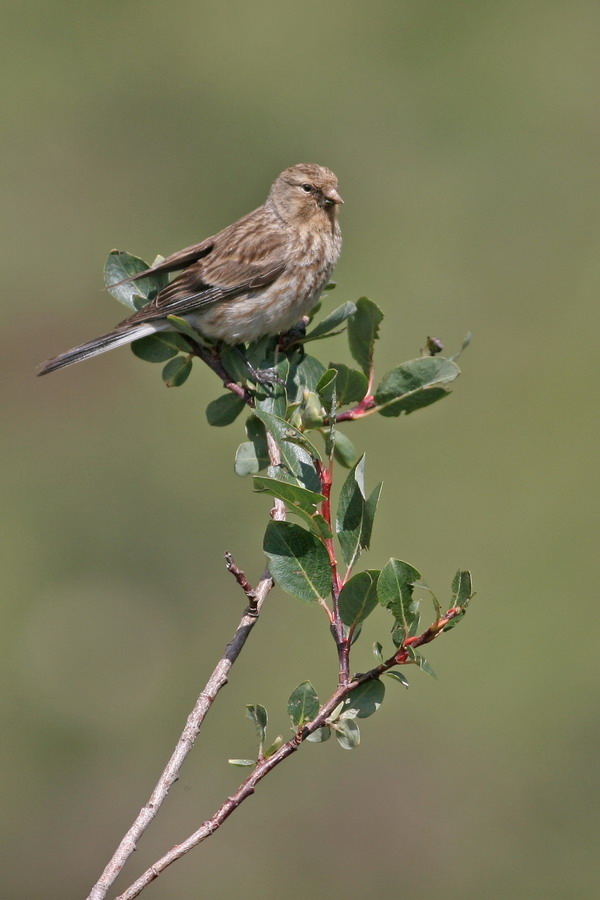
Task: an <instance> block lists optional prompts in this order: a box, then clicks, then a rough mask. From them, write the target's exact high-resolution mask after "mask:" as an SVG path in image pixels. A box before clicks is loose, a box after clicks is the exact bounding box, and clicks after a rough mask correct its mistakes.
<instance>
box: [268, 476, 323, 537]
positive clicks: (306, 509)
mask: <svg viewBox="0 0 600 900" xmlns="http://www.w3.org/2000/svg"><path fill="white" fill-rule="evenodd" d="M275 471H276V470H275ZM254 488H255V490H257V491H259V492H262V493H266V494H269V495H270V496H271V497H277V498H278V499H279V500H283V502H284V503H285V504H286V506H287V508H288V510H289V511H290V512H293V513H296V514H297V515H299V516H301V517H302V518H303V519H304V521H305V522H307V523H308V525H310V527H311V528H312V529H313V530H314V531H315V533H316V534H317V535H319V537H320V538H321V540H328V539H329V538H330V537H331V529H330V527H329V525H328V523H327V520H326V519H325V518H324V517H323V516H322V515H321V514H320V513H318V512H317V510H316V506H317V504H319V503H322V502H323V501H324V500H325V497H324V496H323V494H317V493H315V492H314V491H308V490H306V488H303V487H300V486H299V485H297V484H293V483H290V482H289V481H280V480H279V479H276V478H265V477H264V476H262V475H261V476H259V477H257V478H255V479H254Z"/></svg>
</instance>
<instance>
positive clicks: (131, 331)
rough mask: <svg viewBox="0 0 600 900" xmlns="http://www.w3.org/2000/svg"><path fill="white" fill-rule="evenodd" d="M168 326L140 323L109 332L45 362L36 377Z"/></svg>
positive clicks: (158, 323)
mask: <svg viewBox="0 0 600 900" xmlns="http://www.w3.org/2000/svg"><path fill="white" fill-rule="evenodd" d="M165 327H168V325H164V324H162V323H160V322H141V323H140V324H139V325H132V326H130V327H129V328H125V329H118V330H117V331H110V332H109V333H108V334H103V335H101V336H100V337H97V338H95V339H94V340H93V341H88V342H87V343H86V344H81V345H80V346H79V347H73V349H72V350H67V351H65V353H61V354H60V355H59V356H54V357H53V358H52V359H48V360H46V362H45V363H42V365H41V366H40V367H39V369H38V372H37V374H38V375H47V374H48V373H49V372H54V371H56V369H63V368H64V367H65V366H72V365H74V363H78V362H82V361H83V360H84V359H90V357H92V356H98V355H99V354H100V353H106V352H107V350H113V349H114V348H115V347H122V346H123V344H131V343H132V342H133V341H137V340H138V339H139V338H142V337H146V336H147V335H149V334H155V332H157V331H163V330H164V328H165Z"/></svg>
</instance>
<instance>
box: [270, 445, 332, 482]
mask: <svg viewBox="0 0 600 900" xmlns="http://www.w3.org/2000/svg"><path fill="white" fill-rule="evenodd" d="M279 453H280V456H281V464H280V465H279V466H270V467H269V475H270V476H271V477H272V478H277V479H278V480H279V481H289V482H290V483H296V484H299V485H300V487H305V488H306V489H307V490H309V491H314V493H316V494H318V493H319V492H320V491H321V479H320V478H319V476H318V475H317V470H316V469H315V466H314V463H313V461H312V459H311V457H310V456H309V454H308V453H307V452H306V450H304V449H303V448H302V447H298V446H297V445H296V444H286V443H284V444H282V445H281V446H280V447H279Z"/></svg>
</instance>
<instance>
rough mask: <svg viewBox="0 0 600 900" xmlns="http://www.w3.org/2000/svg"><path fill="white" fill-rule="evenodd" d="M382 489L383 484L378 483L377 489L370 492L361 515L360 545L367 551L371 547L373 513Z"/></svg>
mask: <svg viewBox="0 0 600 900" xmlns="http://www.w3.org/2000/svg"><path fill="white" fill-rule="evenodd" d="M382 487H383V482H382V481H380V482H379V484H378V485H377V487H376V488H375V489H374V490H373V491H372V492H371V494H370V495H369V499H368V500H367V502H366V503H365V508H364V513H363V527H362V532H361V536H360V544H361V547H363V548H364V549H365V550H368V549H369V547H370V546H371V534H372V533H373V522H374V520H375V512H376V510H377V505H378V503H379V498H380V497H381V489H382Z"/></svg>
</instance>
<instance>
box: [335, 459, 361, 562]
mask: <svg viewBox="0 0 600 900" xmlns="http://www.w3.org/2000/svg"><path fill="white" fill-rule="evenodd" d="M364 467H365V457H364V456H361V458H360V459H359V460H358V462H357V463H356V465H355V466H354V467H353V468H352V470H351V471H350V472H349V473H348V477H347V478H346V480H345V482H344V484H343V485H342V490H341V491H340V499H339V502H338V509H337V516H336V531H337V535H338V538H339V541H340V547H341V548H342V556H343V557H344V560H345V562H346V565H347V566H348V567H351V566H352V565H354V562H355V561H356V559H357V558H358V556H359V554H360V551H361V536H362V533H363V521H364V513H365V489H364Z"/></svg>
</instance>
